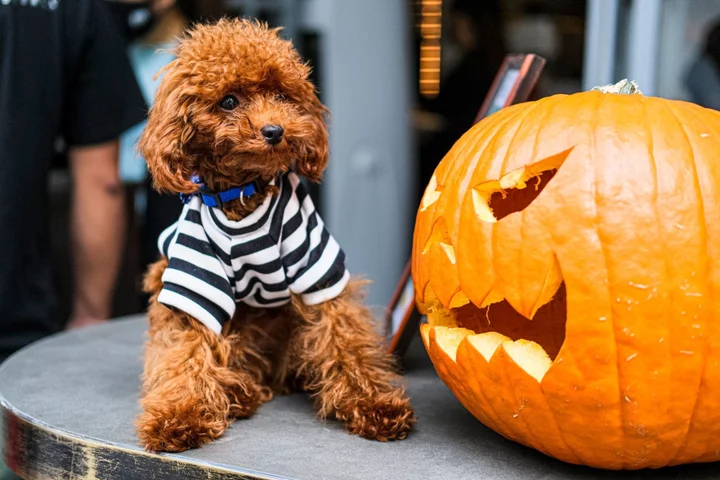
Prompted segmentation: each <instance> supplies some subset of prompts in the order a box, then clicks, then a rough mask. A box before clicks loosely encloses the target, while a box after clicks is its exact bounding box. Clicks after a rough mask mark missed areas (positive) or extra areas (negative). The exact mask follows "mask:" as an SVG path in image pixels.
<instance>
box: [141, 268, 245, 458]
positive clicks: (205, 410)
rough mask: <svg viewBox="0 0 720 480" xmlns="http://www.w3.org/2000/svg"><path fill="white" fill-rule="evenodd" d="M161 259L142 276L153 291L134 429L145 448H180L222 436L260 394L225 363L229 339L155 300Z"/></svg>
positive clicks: (170, 449)
mask: <svg viewBox="0 0 720 480" xmlns="http://www.w3.org/2000/svg"><path fill="white" fill-rule="evenodd" d="M165 263H166V262H165V261H161V262H158V263H157V264H155V265H154V266H153V267H151V269H150V272H149V273H148V276H147V277H146V290H148V291H151V292H155V294H154V295H153V297H152V300H151V303H150V307H149V309H148V317H149V320H150V331H149V337H150V338H149V340H148V342H147V344H146V345H145V358H144V360H145V368H144V372H143V378H142V380H143V391H142V398H141V400H140V406H141V408H142V412H141V414H140V416H139V417H138V419H137V422H136V427H137V434H138V437H139V438H140V442H141V444H142V445H143V446H144V447H145V448H146V449H148V450H151V451H166V452H181V451H184V450H188V449H190V448H194V447H198V446H200V445H202V444H204V443H207V442H210V441H212V440H214V439H216V438H218V437H220V436H221V435H222V434H223V432H224V431H225V429H226V428H227V427H228V425H229V423H230V421H231V418H232V417H233V416H237V413H238V412H239V410H241V408H240V405H243V406H250V405H254V404H255V403H258V401H257V397H258V395H259V393H258V392H257V391H256V388H255V386H254V385H246V384H244V383H243V377H242V376H241V375H238V374H237V372H234V371H233V370H232V369H231V368H229V367H228V363H229V362H230V358H231V350H232V345H231V340H230V339H228V338H226V337H221V336H218V335H216V334H215V333H213V332H211V331H210V330H209V329H208V328H206V327H205V326H204V325H202V324H201V323H200V322H198V321H196V320H194V319H193V318H192V317H190V316H188V315H185V314H182V313H177V312H174V311H172V310H170V309H168V308H167V307H165V306H164V305H161V304H159V303H158V302H157V300H156V293H157V292H158V291H159V290H160V288H161V287H162V285H161V284H160V276H161V275H162V271H163V270H164V267H165ZM258 404H259V403H258Z"/></svg>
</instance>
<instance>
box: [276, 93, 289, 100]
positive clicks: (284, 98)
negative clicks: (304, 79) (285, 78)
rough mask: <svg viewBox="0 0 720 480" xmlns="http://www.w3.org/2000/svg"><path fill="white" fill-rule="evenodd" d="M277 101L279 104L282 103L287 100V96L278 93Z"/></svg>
mask: <svg viewBox="0 0 720 480" xmlns="http://www.w3.org/2000/svg"><path fill="white" fill-rule="evenodd" d="M277 99H278V100H280V101H281V102H284V101H285V100H287V95H285V94H284V93H278V94H277Z"/></svg>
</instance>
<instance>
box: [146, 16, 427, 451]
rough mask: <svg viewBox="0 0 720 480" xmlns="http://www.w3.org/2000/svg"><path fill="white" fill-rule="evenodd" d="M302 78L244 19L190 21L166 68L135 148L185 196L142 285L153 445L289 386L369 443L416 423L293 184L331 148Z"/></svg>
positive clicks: (206, 436) (237, 413) (312, 174)
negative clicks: (147, 299)
mask: <svg viewBox="0 0 720 480" xmlns="http://www.w3.org/2000/svg"><path fill="white" fill-rule="evenodd" d="M308 74H309V67H308V66H307V65H305V64H304V63H303V62H302V60H301V58H300V57H299V55H298V53H297V52H296V51H295V50H294V49H293V47H292V45H291V44H290V42H288V41H285V40H283V39H281V38H280V37H279V36H278V34H277V31H276V30H272V29H269V28H267V26H265V25H263V24H259V23H255V22H250V21H246V20H222V21H220V22H218V23H216V24H214V25H199V26H196V27H195V28H194V29H193V30H192V31H191V32H190V33H189V34H188V36H187V37H186V38H185V39H183V41H182V42H181V44H180V46H179V47H178V50H177V59H176V60H175V61H173V62H172V63H171V64H170V65H168V66H167V67H166V69H165V76H164V78H163V80H162V82H161V85H160V87H159V89H158V92H157V98H156V101H155V105H154V107H153V108H152V110H151V112H150V116H149V122H148V126H147V128H146V130H145V132H144V134H143V137H142V139H141V142H140V150H141V152H142V153H143V155H144V156H145V158H146V160H147V163H148V166H149V169H150V172H151V174H152V177H153V179H154V185H155V187H156V188H157V189H158V190H161V191H166V192H174V193H178V194H181V196H182V198H183V200H184V201H185V202H186V205H185V207H184V209H183V213H182V215H181V217H180V219H179V221H178V222H177V223H176V224H175V225H173V226H171V227H170V228H169V229H168V230H166V232H165V233H164V234H163V235H161V237H160V240H159V242H158V244H159V248H160V251H161V253H162V259H161V260H160V261H158V262H157V263H155V264H154V265H152V266H151V267H150V269H149V271H148V274H147V276H146V279H145V290H146V291H147V292H149V293H150V294H151V303H150V306H149V311H148V314H149V319H150V329H149V340H148V342H147V345H146V352H145V369H144V373H143V392H142V399H141V406H142V413H141V414H140V416H139V418H138V421H137V431H138V435H139V437H140V440H141V442H142V444H143V445H144V446H145V447H146V448H147V449H149V450H152V451H169V452H179V451H183V450H186V449H189V448H193V447H197V446H199V445H202V444H203V443H206V442H209V441H212V440H213V439H216V438H218V437H219V436H221V435H222V434H223V432H224V431H225V429H226V428H227V427H228V425H229V424H230V423H231V422H232V420H233V419H235V418H245V417H248V416H250V415H252V413H253V412H254V411H255V410H257V408H258V407H260V405H262V404H263V403H264V402H267V401H268V400H270V399H271V398H272V396H273V394H275V393H285V392H289V391H291V390H295V389H300V390H303V391H306V392H308V393H309V394H310V395H312V397H313V398H314V399H315V403H316V407H317V411H318V413H319V415H320V416H321V417H322V418H332V417H334V418H336V419H338V420H341V421H342V422H344V423H345V425H346V427H347V430H348V431H350V432H351V433H356V434H358V435H361V436H363V437H366V438H371V439H376V440H381V441H386V440H393V439H403V438H405V437H406V435H407V433H408V431H409V429H410V428H411V427H412V425H413V424H414V422H415V417H414V415H413V411H412V408H411V407H410V403H409V401H408V399H407V397H406V396H405V392H404V390H403V388H402V386H401V385H400V382H399V377H398V376H397V375H396V374H395V373H394V365H393V362H392V359H391V357H390V355H388V354H387V353H386V351H385V347H384V345H385V342H384V339H383V337H382V336H381V335H380V334H379V333H378V332H377V331H376V328H375V325H374V322H373V319H372V318H371V315H370V313H369V311H368V310H367V309H366V308H365V307H364V306H363V305H362V303H361V285H360V282H359V281H358V280H356V279H352V278H351V277H350V275H349V274H348V272H347V271H346V269H345V264H344V254H343V252H342V250H340V248H339V246H338V245H337V243H336V242H335V240H334V239H333V238H332V236H331V235H330V234H329V232H328V231H327V229H326V228H325V227H324V224H323V222H322V220H321V219H320V217H319V215H317V213H316V212H315V210H314V206H313V204H312V201H311V200H310V197H309V196H308V195H307V192H306V191H305V189H304V187H303V184H302V182H301V181H300V178H301V177H304V178H305V179H308V180H309V181H314V182H317V181H319V180H320V178H321V175H322V172H323V170H324V168H325V165H326V162H327V157H328V143H327V130H326V126H325V115H326V113H327V110H326V108H325V107H324V106H323V105H322V104H321V103H320V101H319V100H318V98H317V96H316V94H315V88H314V87H313V85H312V84H311V83H310V81H309V80H308Z"/></svg>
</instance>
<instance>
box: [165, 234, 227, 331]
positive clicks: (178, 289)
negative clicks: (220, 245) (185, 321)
mask: <svg viewBox="0 0 720 480" xmlns="http://www.w3.org/2000/svg"><path fill="white" fill-rule="evenodd" d="M185 221H187V220H185ZM177 228H178V231H177V234H176V236H175V237H174V239H172V243H170V245H168V246H167V250H166V251H167V256H168V266H167V268H166V269H165V272H164V273H163V276H162V281H163V289H162V290H161V291H160V294H159V295H158V301H159V302H160V303H162V304H163V305H166V306H168V307H174V308H176V309H178V310H181V311H183V312H185V313H187V314H188V315H191V316H192V317H194V318H196V319H197V320H199V321H200V322H202V323H203V324H204V325H205V326H207V327H208V328H210V329H211V330H212V331H213V332H215V333H217V334H219V333H220V332H221V331H222V325H223V324H224V323H225V322H227V321H228V320H229V319H230V318H232V316H233V314H234V313H235V297H234V293H233V289H232V285H231V282H230V279H229V278H228V276H227V273H226V271H225V269H224V267H223V264H222V261H221V259H220V258H218V256H217V255H216V254H215V253H214V250H213V247H212V245H211V243H210V241H209V240H208V238H207V236H206V234H205V233H204V231H203V230H202V229H199V228H196V227H195V226H193V225H190V224H185V225H184V224H183V222H180V224H179V225H178V227H177ZM166 245H167V242H166Z"/></svg>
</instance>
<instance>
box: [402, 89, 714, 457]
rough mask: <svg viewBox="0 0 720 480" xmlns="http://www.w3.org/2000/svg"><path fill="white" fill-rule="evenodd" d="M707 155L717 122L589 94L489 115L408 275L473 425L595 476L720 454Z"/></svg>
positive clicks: (452, 177)
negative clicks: (599, 471)
mask: <svg viewBox="0 0 720 480" xmlns="http://www.w3.org/2000/svg"><path fill="white" fill-rule="evenodd" d="M718 149H720V115H718V114H717V113H716V112H713V111H710V110H705V109H702V108H700V107H697V106H694V105H691V104H687V103H683V102H676V101H669V100H663V99H658V98H652V97H643V96H640V95H627V96H624V95H614V94H605V93H601V92H585V93H581V94H575V95H570V96H560V95H559V96H554V97H550V98H546V99H542V100H540V101H538V102H534V103H529V104H522V105H518V106H514V107H510V108H507V109H504V110H501V111H500V112H498V113H496V114H495V115H493V116H491V117H489V118H488V119H485V120H484V121H482V122H480V123H479V124H478V125H476V126H475V127H473V128H472V129H471V130H469V131H468V132H467V133H466V134H465V135H464V136H463V138H462V139H461V140H460V141H458V142H457V143H456V144H455V146H454V147H453V149H452V150H451V151H450V152H449V153H448V155H447V156H446V157H445V159H443V161H442V162H441V164H440V165H439V166H438V169H437V170H436V172H435V177H434V179H433V181H432V182H431V184H430V185H429V186H428V190H427V191H426V194H425V197H424V199H423V203H422V205H421V208H420V210H419V212H418V217H417V222H416V230H415V238H414V250H413V279H414V281H415V284H416V294H417V300H418V303H419V306H420V309H421V311H423V312H424V313H426V314H427V315H428V325H425V326H423V332H422V333H423V335H422V336H423V340H424V342H425V345H426V347H427V349H428V352H429V355H430V357H431V359H432V360H433V364H434V365H435V367H436V369H437V371H438V373H439V375H440V377H441V378H442V379H443V381H444V382H445V383H446V384H447V385H448V386H449V388H450V389H451V390H452V391H453V392H454V393H455V394H456V395H457V397H458V399H459V400H460V401H461V402H462V403H463V405H464V406H465V407H466V408H467V409H468V410H470V411H471V412H472V413H473V414H474V415H475V416H476V417H477V418H478V419H479V420H480V421H482V422H483V423H484V424H486V425H487V426H488V427H490V428H492V429H494V430H496V431H497V432H499V433H500V434H502V435H504V436H505V437H507V438H510V439H512V440H515V441H518V442H520V443H523V444H525V445H528V446H531V447H533V448H536V449H538V450H540V451H542V452H544V453H546V454H548V455H551V456H553V457H556V458H559V459H561V460H564V461H568V462H572V463H579V464H585V465H591V466H596V467H601V468H608V469H621V468H622V469H637V468H644V467H661V466H665V465H674V464H680V463H688V462H705V461H715V460H717V459H718V458H720V408H719V407H720V405H719V403H720V348H719V346H718V341H720V335H719V333H720V332H718V331H717V328H718V327H717V325H718V322H719V321H720V311H718V310H719V308H720V307H718V305H717V302H715V301H714V296H715V295H716V291H717V290H718V287H719V286H720V252H719V251H718V249H720V190H719V189H720V164H718V162H717V161H716V158H717V153H716V152H717V151H718ZM551 175H552V177H551V179H550V176H551ZM543 177H546V179H545V180H546V181H545V182H544V183H545V185H544V188H543V189H541V191H538V192H537V194H533V195H529V197H530V198H529V199H528V198H527V196H526V198H524V199H523V200H522V201H521V200H520V199H519V197H518V198H517V199H515V200H513V199H512V198H511V195H510V194H509V193H508V191H509V190H512V189H517V190H529V189H533V188H535V187H536V185H537V181H536V180H534V179H536V178H539V179H540V182H543V180H544V179H543ZM548 180H549V181H548ZM503 196H504V197H503ZM498 197H499V198H500V200H498ZM503 202H509V205H505V204H504V203H503ZM499 205H502V207H499ZM513 205H515V206H514V207H513ZM503 208H506V211H505V212H504V213H501V210H502V209H503Z"/></svg>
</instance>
